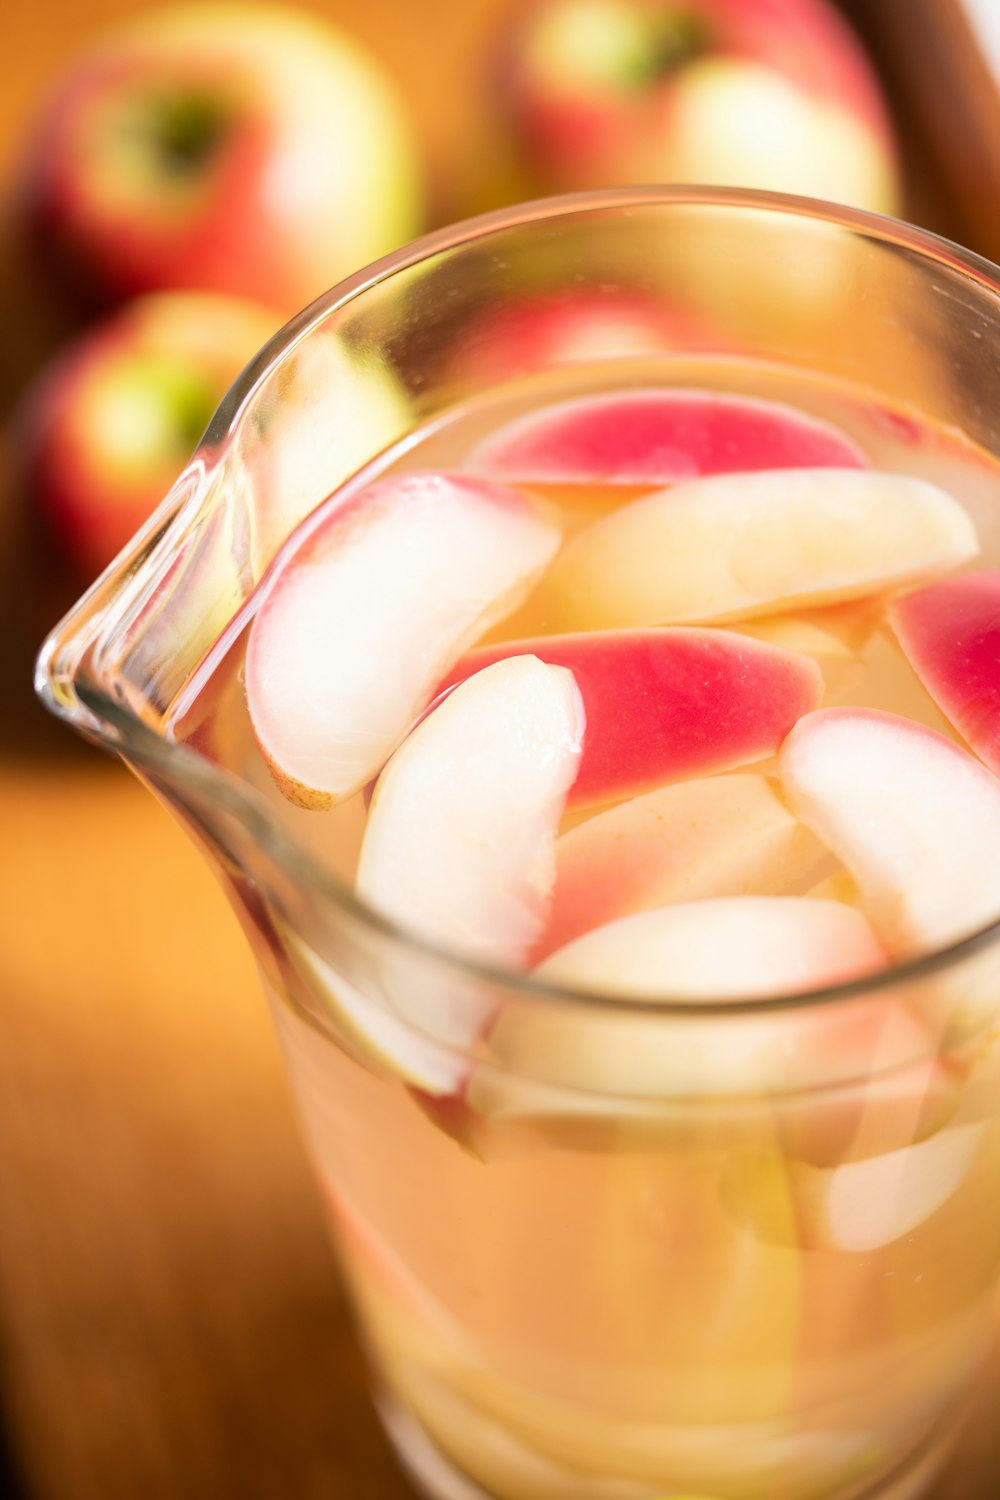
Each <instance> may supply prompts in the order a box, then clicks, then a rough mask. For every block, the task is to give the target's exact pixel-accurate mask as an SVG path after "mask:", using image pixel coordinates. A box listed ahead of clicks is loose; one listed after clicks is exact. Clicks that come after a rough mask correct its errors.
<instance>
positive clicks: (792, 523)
mask: <svg viewBox="0 0 1000 1500" xmlns="http://www.w3.org/2000/svg"><path fill="white" fill-rule="evenodd" d="M977 551H978V546H977V542H976V534H975V530H974V528H973V525H972V522H971V520H970V519H969V516H968V515H967V513H966V511H965V510H964V509H963V508H962V506H961V505H959V503H958V501H957V500H954V499H952V497H951V496H950V495H948V494H946V493H945V491H944V490H942V489H939V488H938V487H937V486H936V485H932V484H929V483H927V482H926V481H925V480H922V479H915V478H913V477H911V476H910V475H904V474H887V473H875V472H874V471H870V470H866V469H779V470H775V471H768V472H760V473H752V474H746V473H743V474H717V475H712V476H709V477H708V478H705V479H695V480H692V481H690V483H687V484H683V485H677V486H676V487H675V488H674V489H669V490H663V491H661V492H659V493H657V494H654V495H648V496H646V497H645V498H644V499H641V500H633V501H631V502H630V503H629V504H628V505H624V506H622V507H621V508H620V509H618V510H617V511H614V512H613V513H612V514H610V515H608V516H605V517H602V518H601V519H600V520H598V521H595V522H594V523H593V524H591V525H590V526H588V527H586V528H585V529H584V530H583V531H581V532H578V533H577V535H576V536H574V537H573V538H572V539H571V540H570V541H569V542H567V544H566V546H565V547H564V548H563V550H562V552H561V553H560V555H559V557H558V558H557V559H556V561H555V563H554V564H553V566H552V568H551V570H550V572H549V575H548V578H547V580H546V585H545V597H546V602H547V604H548V605H549V606H550V608H551V612H552V616H553V619H554V620H555V621H556V622H557V623H558V625H559V627H560V628H561V629H565V630H585V629H600V628H602V627H604V628H607V627H615V626H641V625H665V624H687V623H697V622H712V621H732V620H742V619H750V618H752V617H754V616H757V615H763V614H774V613H777V612H782V611H789V610H793V609H795V608H796V607H797V606H799V605H802V604H806V605H816V604H828V603H834V602H837V601H839V600H844V599H853V598H860V597H862V596H864V595H866V594H871V593H875V592H878V591H882V590H885V589H888V588H890V587H898V586H900V585H902V584H906V583H914V582H922V581H924V580H925V579H929V578H932V577H934V576H936V575H937V574H940V573H944V572H947V571H948V570H949V569H952V568H955V567H958V566H959V564H961V563H963V562H967V561H968V560H969V558H971V557H974V556H975V554H976V552H977Z"/></svg>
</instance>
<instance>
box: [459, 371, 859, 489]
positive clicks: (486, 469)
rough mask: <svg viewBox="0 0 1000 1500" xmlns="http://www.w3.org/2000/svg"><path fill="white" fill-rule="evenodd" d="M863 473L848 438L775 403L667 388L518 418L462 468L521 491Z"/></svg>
mask: <svg viewBox="0 0 1000 1500" xmlns="http://www.w3.org/2000/svg"><path fill="white" fill-rule="evenodd" d="M830 466H832V467H835V468H845V469H846V468H859V469H860V468H867V467H868V460H867V459H866V458H865V456H864V454H863V453H862V452H861V450H860V448H858V447H857V446H856V445H855V444H854V443H853V442H852V441H851V440H850V438H848V437H846V436H845V434H843V433H842V432H839V431H838V430H837V428H835V427H832V426H830V425H829V423H827V422H822V421H820V420H819V419H818V418H816V417H810V416H807V415H806V414H805V413H804V412H801V411H796V410H795V408H794V407H791V406H786V405H784V404H783V403H782V402H779V401H764V400H760V399H759V398H757V397H751V396H735V395H730V394H727V393H723V392H719V391H705V390H685V389H676V388H673V387H664V388H657V387H652V388H642V389H638V390H628V391H616V392H614V393H613V394H612V395H598V396H581V397H578V398H576V399H574V400H570V401H560V402H557V403H556V404H555V405H553V406H545V407H542V408H541V409H540V410H538V411H534V412H532V413H531V414H530V415H529V416H526V417H519V418H518V419H517V420H516V421H513V422H510V423H508V424H507V425H506V426H505V427H502V428H500V429H499V431H497V432H495V433H493V434H491V436H490V437H489V438H487V439H486V441H485V442H483V443H481V444H480V445H479V446H478V447H477V448H475V449H474V450H473V452H472V453H471V454H470V456H469V459H468V467H469V468H470V469H473V470H475V471H477V472H479V473H485V474H492V475H497V476H502V477H504V478H507V479H512V480H519V481H523V482H531V481H534V482H536V483H555V484H629V485H635V484H649V485H658V486H659V485H665V484H677V483H679V482H681V481H683V480H687V479H696V478H698V477H699V476H700V475H702V474H728V473H732V472H736V471H739V472H745V471H746V470H749V469H787V468H795V469H804V468H826V467H830Z"/></svg>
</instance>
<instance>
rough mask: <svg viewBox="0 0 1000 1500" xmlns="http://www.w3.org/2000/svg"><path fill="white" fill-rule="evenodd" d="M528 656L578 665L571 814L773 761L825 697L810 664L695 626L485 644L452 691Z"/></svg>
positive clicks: (463, 666) (465, 663)
mask: <svg viewBox="0 0 1000 1500" xmlns="http://www.w3.org/2000/svg"><path fill="white" fill-rule="evenodd" d="M518 655H531V656H537V657H538V658H539V660H541V661H545V662H549V663H551V664H552V665H555V666H561V667H568V668H569V669H570V671H571V672H572V673H573V676H574V677H575V678H576V682H577V686H578V687H579V689H580V693H581V695H582V697H583V702H584V707H585V710H586V716H587V740H586V744H585V746H584V752H583V760H582V763H581V765H580V772H579V775H578V776H577V779H576V781H575V783H574V785H573V787H572V790H571V792H570V803H571V805H573V806H581V805H588V804H595V803H601V802H610V801H614V800H617V799H620V798H623V797H626V796H629V795H632V794H634V793H636V792H642V791H645V790H647V789H648V788H650V787H654V786H662V785H663V784H664V783H665V782H668V781H679V780H681V779H683V778H685V777H689V776H698V775H708V774H710V773H712V772H715V771H726V770H730V769H732V768H733V767H734V766H740V765H746V764H748V763H749V762H751V761H754V760H763V759H765V758H766V757H767V756H769V755H772V754H774V752H775V751H776V750H777V748H778V746H779V745H780V743H781V741H782V740H783V739H784V737H785V735H786V734H787V733H788V731H789V730H790V729H791V727H792V725H793V724H794V723H795V722H796V720H797V719H798V718H800V717H801V715H802V714H804V713H807V712H808V711H809V710H810V709H812V708H815V707H816V705H817V704H818V703H819V702H820V700H821V699H822V696H823V679H822V676H821V674H820V671H819V669H818V668H817V666H816V664H815V663H814V662H813V661H811V660H810V659H809V657H806V656H802V655H799V654H798V653H797V652H792V651H783V650H781V649H780V648H779V647H776V646H769V645H766V644H765V643H763V642H760V641H753V640H751V639H750V638H749V637H746V636H740V635H737V634H736V633H735V632H733V631H726V630H699V629H687V628H673V629H670V628H664V629H655V630H633V631H629V630H614V631H611V630H609V631H590V632H584V633H581V634H576V635H554V636H537V637H534V638H532V639H530V640H522V641H504V642H502V643H501V644H500V645H495V646H484V647H482V648H481V649H479V650H477V651H473V652H470V653H469V655H468V656H466V657H464V658H463V659H462V660H461V661H460V662H458V663H457V665H456V666H455V668H454V670H453V671H452V673H451V674H450V676H449V677H448V678H446V679H445V682H444V683H443V684H442V690H445V689H447V688H448V687H450V686H451V685H452V684H454V683H456V682H460V681H462V680H463V679H465V678H467V677H468V676H470V675H471V674H472V673H474V672H478V671H480V670H481V669H482V668H483V667H484V666H487V665H489V664H490V663H491V662H495V661H499V660H501V659H503V658H505V657H508V658H511V657H514V656H518Z"/></svg>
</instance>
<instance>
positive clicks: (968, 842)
mask: <svg viewBox="0 0 1000 1500" xmlns="http://www.w3.org/2000/svg"><path fill="white" fill-rule="evenodd" d="M779 769H780V773H781V783H782V788H783V792H784V795H785V798H786V800H787V802H788V805H789V807H790V808H791V809H792V811H793V812H794V813H795V815H796V816H797V817H799V818H801V820H802V822H804V823H805V824H807V825H808V826H809V827H810V828H812V829H813V831H814V833H816V835H817V836H818V837H819V838H821V839H822V840H823V842H824V843H825V844H826V845H827V846H828V847H829V848H830V849H831V850H832V851H833V853H834V854H836V855H837V857H838V858H839V859H840V860H841V861H842V862H843V863H844V864H845V865H846V866H847V868H848V870H849V871H850V873H851V875H852V876H853V877H854V880H855V882H856V883H857V886H858V889H859V891H860V893H861V898H862V901H863V902H864V906H865V910H866V912H867V913H868V915H869V917H870V919H871V921H872V924H873V926H874V927H875V930H876V931H877V932H878V934H879V936H880V938H881V939H882V941H883V942H884V943H885V945H886V947H887V948H888V949H889V950H890V952H891V953H893V954H894V955H900V956H904V957H905V956H909V955H912V954H914V953H920V952H925V951H927V950H930V949H934V948H938V947H941V946H943V945H944V944H947V943H950V942H953V941H955V940H956V939H958V938H961V937H964V936H966V935H967V934H969V933H971V932H974V931H976V929H977V928H979V927H982V926H984V925H985V924H986V923H988V922H991V921H995V920H996V919H997V918H998V917H1000V863H998V860H997V850H998V849H1000V780H998V778H997V777H995V776H994V775H993V774H992V772H991V771H988V770H987V769H986V768H985V766H983V765H981V764H980V762H979V761H977V760H975V759H974V758H973V757H972V756H971V755H969V754H968V753H967V752H966V751H965V750H963V749H961V748H960V747H959V746H958V745H955V744H953V743H952V742H951V741H950V740H947V739H945V738H944V736H943V735H940V734H937V733H936V732H935V731H934V730H932V729H927V728H925V727H924V726H923V725H921V724H916V723H914V722H913V721H911V720H909V719H901V718H898V717H897V716H895V715H894V714H886V713H880V712H879V711H877V710H875V709H862V708H829V709H820V710H819V711H818V712H817V713H814V714H809V715H807V716H806V717H804V718H803V719H801V720H800V721H799V723H798V724H797V725H796V727H795V728H794V729H793V731H792V733H791V734H790V735H789V737H788V739H787V740H786V741H785V743H784V745H783V746H782V749H781V754H780V757H779Z"/></svg>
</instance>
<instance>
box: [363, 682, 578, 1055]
mask: <svg viewBox="0 0 1000 1500" xmlns="http://www.w3.org/2000/svg"><path fill="white" fill-rule="evenodd" d="M585 724H586V718H585V713H584V708H583V703H582V700H581V697H580V693H579V691H578V689H577V686H576V683H575V682H574V680H573V674H572V673H571V672H568V671H567V670H566V669H565V668H564V667H553V666H547V665H546V664H545V663H544V662H541V661H539V660H538V659H537V658H536V657H532V656H519V657H515V658H513V659H511V660H509V661H500V662H496V663H495V664H493V665H492V666H489V667H487V668H485V669H484V670H483V671H481V672H477V673H476V675H475V676H474V677H470V678H469V679H468V680H467V681H466V682H464V683H462V684H461V685H460V686H459V687H457V688H456V689H455V691H454V692H453V693H451V694H450V695H449V696H448V698H447V699H446V700H445V702H444V703H442V704H441V705H440V706H439V707H438V708H437V709H436V710H435V712H434V713H432V714H430V715H428V717H427V718H426V719H424V720H423V721H422V722H421V723H420V724H419V725H418V726H417V727H416V729H414V730H413V732H412V733H411V734H410V735H409V737H408V738H407V739H406V740H404V742H403V744H402V745H401V746H400V748H399V749H398V750H397V752H396V754H395V755H394V756H393V758H392V760H391V761H390V762H389V764H388V765H387V766H386V768H385V770H384V771H383V772H382V775H381V776H380V777H379V779H378V782H377V783H376V787H375V794H374V797H373V799H372V805H371V809H370V811H369V814H368V825H367V828H366V830H365V837H364V842H363V843H362V846H361V856H360V859H359V861H358V873H357V890H358V894H359V895H360V896H361V897H362V899H363V900H365V901H367V902H369V903H370V904H371V905H372V906H373V907H375V908H376V909H377V910H378V911H380V912H382V913H383V914H384V915H385V916H388V917H390V918H392V919H394V920H395V921H397V922H399V923H400V925H401V926H404V927H405V928H407V929H409V930H411V931H414V932H417V933H419V934H420V935H421V936H423V937H425V938H428V939H430V940H431V941H432V942H434V943H436V944H438V945H440V946H443V947H445V948H448V949H451V950H452V951H454V952H457V953H460V954H463V955H467V956H469V957H472V958H475V959H478V960H480V961H482V962H486V963H491V964H497V965H505V966H516V965H518V964H520V963H522V962H523V961H524V959H525V958H526V957H527V955H528V954H529V953H530V951H531V948H532V946H533V945H534V943H535V942H537V939H538V935H539V933H540V931H541V929H542V925H543V923H544V920H545V916H546V910H547V905H548V901H549V899H550V895H551V890H552V884H553V880H554V877H555V840H556V831H557V828H558V825H559V819H560V817H561V816H562V811H563V808H564V806H565V801H566V794H567V792H568V791H569V788H570V786H571V785H572V783H573V779H574V777H575V776H576V774H577V770H578V768H579V764H580V753H581V745H582V741H583V735H584V727H585ZM452 1040H455V1038H452Z"/></svg>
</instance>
